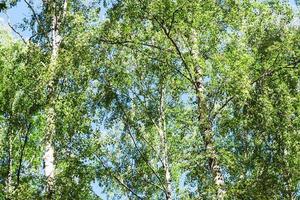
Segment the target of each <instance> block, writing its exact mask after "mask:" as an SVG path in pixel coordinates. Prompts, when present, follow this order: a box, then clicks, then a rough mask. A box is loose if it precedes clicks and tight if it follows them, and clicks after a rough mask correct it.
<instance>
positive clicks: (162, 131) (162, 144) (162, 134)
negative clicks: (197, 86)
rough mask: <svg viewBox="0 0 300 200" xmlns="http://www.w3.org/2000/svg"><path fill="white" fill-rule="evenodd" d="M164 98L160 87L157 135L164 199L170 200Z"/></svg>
mask: <svg viewBox="0 0 300 200" xmlns="http://www.w3.org/2000/svg"><path fill="white" fill-rule="evenodd" d="M164 98H165V89H164V88H163V86H162V85H161V87H160V106H159V123H158V126H159V135H160V152H161V156H162V162H163V163H162V164H163V167H164V172H165V188H166V199H167V200H171V199H173V198H172V185H171V182H172V179H171V173H170V167H169V158H168V144H167V134H166V128H165V126H166V125H165V123H166V122H165V111H164V109H165V108H164Z"/></svg>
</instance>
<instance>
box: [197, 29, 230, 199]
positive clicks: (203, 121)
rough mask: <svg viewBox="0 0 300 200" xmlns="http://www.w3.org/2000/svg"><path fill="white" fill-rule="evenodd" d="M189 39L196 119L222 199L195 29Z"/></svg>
mask: <svg viewBox="0 0 300 200" xmlns="http://www.w3.org/2000/svg"><path fill="white" fill-rule="evenodd" d="M191 41H192V43H193V46H192V52H191V53H192V59H193V62H194V63H195V66H194V71H195V93H196V96H197V105H198V120H199V124H200V130H201V132H202V138H203V141H204V144H205V147H206V153H207V155H208V159H209V165H210V170H211V172H212V174H213V177H214V183H215V186H216V188H217V199H218V200H223V199H224V196H225V193H226V191H225V189H224V186H225V182H224V176H223V174H222V173H221V168H220V165H219V163H218V160H217V152H216V150H215V146H214V141H213V134H214V133H213V131H212V124H211V122H210V119H209V113H208V106H207V102H206V97H205V88H204V80H203V71H202V69H201V67H200V66H199V64H198V63H199V51H198V43H197V35H196V33H195V31H193V32H192V38H191Z"/></svg>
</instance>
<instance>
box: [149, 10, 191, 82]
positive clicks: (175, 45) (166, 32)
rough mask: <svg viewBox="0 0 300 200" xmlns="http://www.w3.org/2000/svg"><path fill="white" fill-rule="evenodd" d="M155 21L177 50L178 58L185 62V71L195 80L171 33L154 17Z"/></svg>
mask: <svg viewBox="0 0 300 200" xmlns="http://www.w3.org/2000/svg"><path fill="white" fill-rule="evenodd" d="M153 19H154V20H155V21H156V22H157V23H158V24H159V25H160V27H161V28H162V30H163V32H164V33H165V35H166V36H167V38H168V39H169V40H170V41H171V43H172V45H173V46H174V48H175V49H176V52H177V54H178V56H179V57H180V59H181V61H182V62H183V65H184V67H185V69H186V70H187V72H188V73H189V78H190V79H191V80H193V76H192V73H191V71H190V69H189V66H188V64H187V62H186V60H185V58H184V56H183V54H182V53H181V50H180V48H179V46H178V45H177V43H176V42H175V40H174V39H173V38H172V37H171V35H170V34H169V33H170V32H169V31H168V30H167V29H166V27H165V26H164V25H163V24H162V23H161V22H160V21H159V20H158V19H157V18H156V17H155V16H153Z"/></svg>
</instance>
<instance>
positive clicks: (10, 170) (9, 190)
mask: <svg viewBox="0 0 300 200" xmlns="http://www.w3.org/2000/svg"><path fill="white" fill-rule="evenodd" d="M12 176H13V141H12V134H11V132H10V131H8V174H7V179H6V199H11V198H12V192H13V177H12Z"/></svg>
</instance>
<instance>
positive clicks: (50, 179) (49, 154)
mask: <svg viewBox="0 0 300 200" xmlns="http://www.w3.org/2000/svg"><path fill="white" fill-rule="evenodd" d="M51 3H52V5H51V6H52V7H53V10H54V11H55V10H57V9H59V8H57V4H56V1H51ZM44 4H45V6H49V4H50V1H44ZM46 4H48V5H46ZM66 11H67V0H65V1H64V4H63V7H62V9H61V11H60V12H53V11H52V12H53V13H51V14H52V32H51V34H52V35H51V36H52V52H51V60H50V64H49V82H48V86H47V87H48V92H49V99H50V100H49V104H48V108H47V109H46V118H47V125H46V126H47V127H46V134H45V139H46V141H45V154H44V157H43V159H44V164H45V168H44V171H45V176H46V181H47V187H46V192H47V198H48V199H52V198H53V193H54V185H55V157H54V155H55V149H54V146H53V138H54V136H55V135H56V124H55V123H56V122H55V121H56V113H55V108H54V105H55V83H54V78H55V75H56V66H57V59H58V55H59V48H60V44H61V41H62V37H61V36H60V32H59V28H60V24H61V21H62V20H63V18H64V17H65V15H66Z"/></svg>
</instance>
